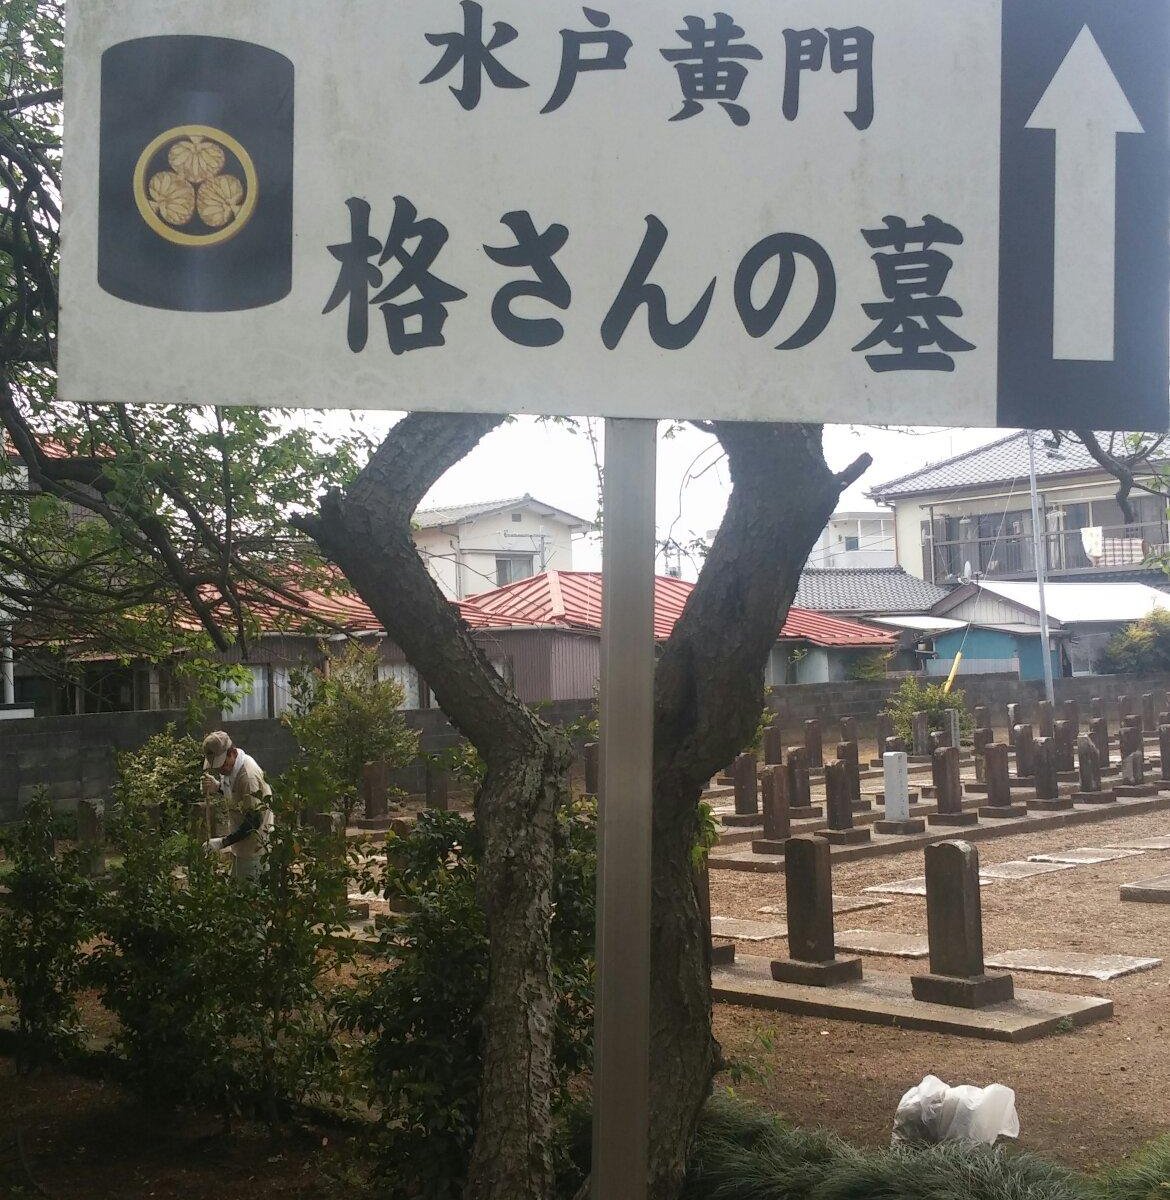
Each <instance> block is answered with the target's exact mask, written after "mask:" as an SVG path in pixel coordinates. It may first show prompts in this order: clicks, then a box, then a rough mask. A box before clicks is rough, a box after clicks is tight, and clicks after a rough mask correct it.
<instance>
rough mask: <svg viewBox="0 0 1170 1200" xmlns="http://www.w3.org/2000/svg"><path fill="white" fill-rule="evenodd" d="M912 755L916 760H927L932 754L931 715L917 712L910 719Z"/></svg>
mask: <svg viewBox="0 0 1170 1200" xmlns="http://www.w3.org/2000/svg"><path fill="white" fill-rule="evenodd" d="M910 745H911V753H913V755H914V757H915V758H926V757H927V756H928V755H929V754H930V715H929V713H924V712H916V713H914V715H913V716H912V717H911V718H910Z"/></svg>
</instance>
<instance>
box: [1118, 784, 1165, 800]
mask: <svg viewBox="0 0 1170 1200" xmlns="http://www.w3.org/2000/svg"><path fill="white" fill-rule="evenodd" d="M1113 790H1114V791H1115V792H1116V793H1117V794H1118V795H1119V796H1124V797H1125V798H1126V799H1127V800H1128V799H1132V798H1134V797H1136V796H1156V795H1157V794H1158V789H1157V788H1156V787H1155V786H1154V785H1153V784H1152V783H1115V784H1114V785H1113Z"/></svg>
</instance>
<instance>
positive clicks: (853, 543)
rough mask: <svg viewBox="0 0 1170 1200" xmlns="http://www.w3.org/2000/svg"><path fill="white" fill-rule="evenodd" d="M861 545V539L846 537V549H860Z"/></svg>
mask: <svg viewBox="0 0 1170 1200" xmlns="http://www.w3.org/2000/svg"><path fill="white" fill-rule="evenodd" d="M860 547H861V539H860V538H855V537H847V538H846V539H845V549H846V550H858V549H860Z"/></svg>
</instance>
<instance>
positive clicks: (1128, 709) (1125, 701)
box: [1117, 695, 1133, 724]
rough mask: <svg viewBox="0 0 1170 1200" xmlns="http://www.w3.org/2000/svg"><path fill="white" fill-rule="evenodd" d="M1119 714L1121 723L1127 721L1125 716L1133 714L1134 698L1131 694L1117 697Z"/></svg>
mask: <svg viewBox="0 0 1170 1200" xmlns="http://www.w3.org/2000/svg"><path fill="white" fill-rule="evenodd" d="M1117 715H1118V717H1119V718H1120V720H1121V723H1122V724H1124V723H1125V718H1126V717H1129V716H1132V715H1133V700H1132V699H1131V698H1130V697H1129V696H1125V695H1122V696H1118V697H1117Z"/></svg>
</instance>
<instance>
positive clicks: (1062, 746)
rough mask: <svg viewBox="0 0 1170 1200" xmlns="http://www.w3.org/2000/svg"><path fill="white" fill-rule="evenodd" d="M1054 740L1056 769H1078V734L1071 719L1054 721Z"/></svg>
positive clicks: (1059, 770)
mask: <svg viewBox="0 0 1170 1200" xmlns="http://www.w3.org/2000/svg"><path fill="white" fill-rule="evenodd" d="M1052 742H1053V746H1054V747H1055V753H1056V770H1057V772H1058V773H1059V772H1061V771H1075V770H1076V769H1077V751H1076V734H1075V730H1074V729H1073V725H1072V722H1071V721H1063V720H1062V721H1054V722H1053V733H1052Z"/></svg>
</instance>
